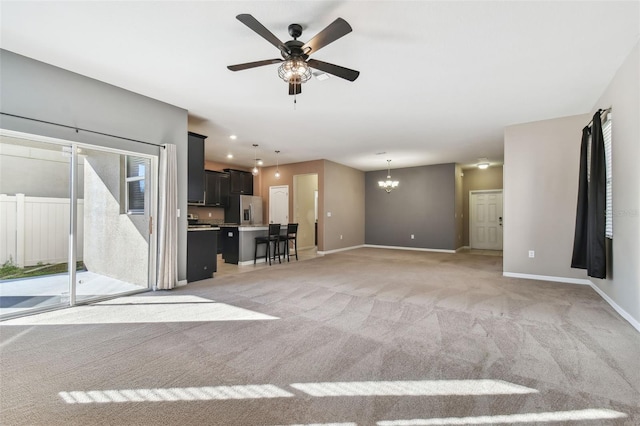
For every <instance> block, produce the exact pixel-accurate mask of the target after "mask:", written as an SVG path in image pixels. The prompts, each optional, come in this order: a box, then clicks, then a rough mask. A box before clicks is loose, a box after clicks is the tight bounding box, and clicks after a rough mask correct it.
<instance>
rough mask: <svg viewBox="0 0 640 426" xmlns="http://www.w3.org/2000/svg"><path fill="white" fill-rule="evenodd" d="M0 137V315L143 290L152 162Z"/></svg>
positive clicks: (150, 243) (151, 260)
mask: <svg viewBox="0 0 640 426" xmlns="http://www.w3.org/2000/svg"><path fill="white" fill-rule="evenodd" d="M0 132H1V133H0V134H1V136H0V173H1V174H0V264H1V265H2V269H1V275H0V316H1V317H7V316H14V315H19V314H23V313H27V312H33V311H36V310H44V309H51V308H56V307H62V306H72V305H74V304H76V303H81V302H87V301H90V300H99V299H102V298H106V297H112V296H115V295H122V294H128V293H133V292H138V291H145V290H147V289H149V288H150V283H151V282H152V280H153V279H154V271H155V268H154V267H153V266H154V265H155V256H153V255H152V254H153V253H154V251H155V240H154V238H155V235H154V234H153V233H152V230H153V222H152V218H153V216H154V212H155V205H156V185H155V176H156V168H157V160H156V159H157V157H154V156H148V155H142V154H135V153H132V152H125V151H120V150H111V149H107V148H102V147H97V146H89V145H84V144H77V143H65V142H63V141H58V140H52V139H48V138H42V137H37V136H32V137H27V135H22V134H14V133H13V132H7V131H0Z"/></svg>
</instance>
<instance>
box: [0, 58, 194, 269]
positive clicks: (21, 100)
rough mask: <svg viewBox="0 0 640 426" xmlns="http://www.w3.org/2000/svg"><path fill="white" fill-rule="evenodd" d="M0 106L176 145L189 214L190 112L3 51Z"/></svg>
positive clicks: (83, 136)
mask: <svg viewBox="0 0 640 426" xmlns="http://www.w3.org/2000/svg"><path fill="white" fill-rule="evenodd" d="M0 75H2V78H1V79H0V108H1V111H2V112H4V113H10V114H15V115H20V116H25V117H30V118H36V119H39V120H44V121H50V122H54V123H60V124H66V125H71V126H78V127H81V128H86V129H90V130H94V131H98V132H103V133H108V134H113V135H117V136H122V137H126V138H130V139H137V140H142V141H147V142H152V143H156V144H163V143H172V144H175V145H176V147H177V156H178V194H179V195H178V205H179V206H180V209H181V211H182V212H183V213H186V211H187V201H186V193H187V173H186V170H187V111H186V110H184V109H181V108H178V107H175V106H172V105H169V104H166V103H163V102H160V101H157V100H154V99H151V98H148V97H145V96H142V95H139V94H136V93H133V92H130V91H127V90H124V89H121V88H118V87H115V86H112V85H109V84H106V83H103V82H100V81H97V80H94V79H91V78H88V77H85V76H82V75H79V74H75V73H72V72H69V71H66V70H63V69H61V68H57V67H54V66H52V65H48V64H45V63H43V62H39V61H35V60H32V59H30V58H27V57H24V56H21V55H17V54H15V53H12V52H9V51H7V50H0ZM0 127H1V128H4V129H8V130H14V131H19V132H25V133H31V134H37V135H43V136H49V137H54V138H59V139H64V140H69V141H77V142H83V143H89V144H93V145H97V146H104V147H110V148H117V149H123V150H128V151H133V152H140V153H147V154H156V155H157V154H158V148H157V147H152V146H148V145H143V144H139V143H135V142H130V141H125V140H122V139H117V138H112V137H108V136H101V135H95V134H92V133H87V132H82V131H80V132H77V133H76V132H75V131H74V130H72V129H65V128H61V127H58V126H52V125H49V124H42V123H36V122H33V121H28V120H22V119H17V118H12V117H7V116H5V115H2V116H0ZM178 227H179V235H178V278H179V279H180V280H184V279H186V258H187V250H186V241H187V239H186V238H187V223H186V214H183V215H182V217H181V218H180V219H179V223H178Z"/></svg>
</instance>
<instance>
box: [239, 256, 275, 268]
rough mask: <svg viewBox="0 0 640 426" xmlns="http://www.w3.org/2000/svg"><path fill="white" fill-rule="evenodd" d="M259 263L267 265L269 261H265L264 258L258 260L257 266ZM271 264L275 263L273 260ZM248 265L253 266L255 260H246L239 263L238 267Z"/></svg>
mask: <svg viewBox="0 0 640 426" xmlns="http://www.w3.org/2000/svg"><path fill="white" fill-rule="evenodd" d="M277 261H278V260H277V259H276V262H277ZM258 263H267V259H265V258H264V257H263V258H260V259H256V264H258ZM271 263H273V260H272V261H271ZM247 265H253V259H251V260H244V261H242V262H238V266H247Z"/></svg>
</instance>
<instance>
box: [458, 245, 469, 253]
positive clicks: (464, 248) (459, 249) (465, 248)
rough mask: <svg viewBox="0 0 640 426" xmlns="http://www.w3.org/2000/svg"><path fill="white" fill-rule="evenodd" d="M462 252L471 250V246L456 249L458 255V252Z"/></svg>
mask: <svg viewBox="0 0 640 426" xmlns="http://www.w3.org/2000/svg"><path fill="white" fill-rule="evenodd" d="M461 250H471V247H469V246H462V247H458V248H457V249H456V253H457V252H459V251H461Z"/></svg>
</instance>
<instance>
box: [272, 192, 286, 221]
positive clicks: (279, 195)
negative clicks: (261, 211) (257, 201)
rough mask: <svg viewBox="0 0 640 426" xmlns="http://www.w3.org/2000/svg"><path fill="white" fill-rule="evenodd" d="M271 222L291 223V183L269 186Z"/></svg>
mask: <svg viewBox="0 0 640 426" xmlns="http://www.w3.org/2000/svg"><path fill="white" fill-rule="evenodd" d="M269 223H280V224H286V223H289V185H280V186H270V187H269Z"/></svg>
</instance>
